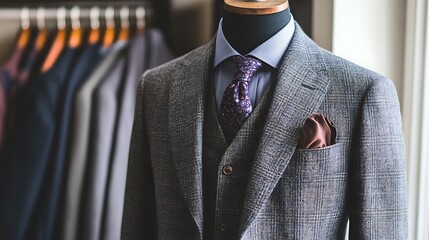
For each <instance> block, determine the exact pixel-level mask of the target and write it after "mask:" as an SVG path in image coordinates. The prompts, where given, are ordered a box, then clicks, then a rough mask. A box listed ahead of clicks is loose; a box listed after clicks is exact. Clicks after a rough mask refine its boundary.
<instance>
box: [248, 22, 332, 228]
mask: <svg viewBox="0 0 429 240" xmlns="http://www.w3.org/2000/svg"><path fill="white" fill-rule="evenodd" d="M319 51H320V49H319V48H318V47H317V46H316V44H315V43H314V42H312V41H311V40H310V39H309V38H308V37H307V36H306V35H305V34H304V33H303V31H302V30H301V29H300V27H299V26H298V25H297V24H296V29H295V33H294V36H293V38H292V41H291V43H290V45H289V47H288V50H287V51H286V53H285V56H284V57H283V60H282V65H281V67H280V69H279V73H278V78H277V83H276V86H275V88H274V92H273V96H272V102H271V106H270V108H269V111H268V116H267V118H266V124H265V126H264V131H263V135H262V138H261V141H260V143H259V146H258V150H257V152H256V156H255V159H254V162H253V165H252V167H251V171H250V175H249V180H248V185H247V186H248V187H247V192H246V197H245V200H244V206H243V212H242V217H241V222H240V234H241V235H243V234H244V233H245V231H246V229H247V228H248V227H249V226H250V224H251V223H252V221H253V220H254V219H255V217H256V216H257V214H258V212H259V211H260V210H261V208H262V207H263V205H264V203H265V202H266V201H267V200H268V198H269V197H270V195H271V193H272V191H273V189H274V188H275V186H276V185H277V182H278V181H279V179H280V177H281V176H282V175H283V172H284V171H285V169H286V166H287V165H288V163H289V160H290V159H291V157H292V155H293V153H294V151H295V148H296V145H297V143H298V139H299V137H300V134H301V126H302V125H303V124H304V122H305V120H306V119H307V117H308V116H309V115H311V114H313V113H315V112H316V111H317V110H318V108H319V106H320V104H321V103H322V101H323V99H324V96H325V93H326V92H327V89H328V87H329V83H330V80H329V78H328V77H327V73H326V70H325V67H324V62H323V59H322V57H321V54H320V52H319Z"/></svg>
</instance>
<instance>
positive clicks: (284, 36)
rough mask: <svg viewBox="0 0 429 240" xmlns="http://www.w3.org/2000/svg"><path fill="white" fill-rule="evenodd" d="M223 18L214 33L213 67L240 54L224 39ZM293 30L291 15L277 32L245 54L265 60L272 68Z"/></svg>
mask: <svg viewBox="0 0 429 240" xmlns="http://www.w3.org/2000/svg"><path fill="white" fill-rule="evenodd" d="M222 22H223V19H221V20H220V22H219V27H218V30H217V35H216V47H215V56H214V67H216V66H217V65H219V64H220V63H221V62H223V61H224V60H225V59H227V58H229V57H232V56H235V55H240V56H242V55H241V54H240V53H238V52H237V51H236V50H235V49H234V48H233V47H232V46H231V45H230V44H229V42H228V40H226V38H225V35H224V34H223V31H222ZM294 32H295V21H294V19H293V16H292V17H291V20H290V21H289V23H288V24H287V25H286V26H285V27H284V28H282V29H281V30H280V31H279V32H277V33H276V34H275V35H274V36H272V37H271V38H269V39H268V40H266V41H265V42H263V43H262V44H261V45H259V46H258V47H256V48H255V49H253V50H252V51H251V52H250V53H248V54H246V56H254V57H256V58H258V59H259V60H261V61H263V62H265V63H266V64H268V65H270V66H271V67H273V68H278V67H279V64H280V61H281V59H282V57H283V54H284V52H285V51H286V49H287V48H288V46H289V43H290V41H291V40H292V36H293V34H294Z"/></svg>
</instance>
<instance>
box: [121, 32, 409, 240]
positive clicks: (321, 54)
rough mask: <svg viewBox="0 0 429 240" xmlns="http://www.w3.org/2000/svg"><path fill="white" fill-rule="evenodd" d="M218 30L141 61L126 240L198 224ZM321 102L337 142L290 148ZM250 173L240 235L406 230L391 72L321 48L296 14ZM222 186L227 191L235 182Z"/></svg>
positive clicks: (340, 235)
mask: <svg viewBox="0 0 429 240" xmlns="http://www.w3.org/2000/svg"><path fill="white" fill-rule="evenodd" d="M213 54H214V40H213V41H212V42H211V43H209V44H207V45H205V46H202V47H200V48H198V49H196V50H194V51H192V52H190V53H189V54H187V55H185V56H183V57H181V58H178V59H176V60H174V61H172V62H169V63H167V64H165V65H163V66H160V67H158V68H156V69H153V70H150V71H148V72H146V73H145V74H144V76H143V80H142V81H141V82H140V86H139V88H138V91H137V106H136V115H135V122H134V127H133V133H132V143H131V153H130V159H129V168H128V179H127V189H126V196H125V209H124V219H123V229H122V239H212V236H206V235H204V232H203V200H202V198H203V196H202V192H203V191H202V162H201V161H202V158H201V156H202V129H203V128H202V126H203V116H204V112H203V110H204V108H203V106H204V102H205V97H204V95H205V94H206V89H207V85H208V84H209V83H210V81H211V78H210V70H211V68H212V66H213V65H212V61H213ZM316 112H321V113H323V114H324V115H325V116H327V117H328V118H329V119H330V120H331V121H332V122H333V123H334V125H335V127H336V129H337V143H336V144H334V145H331V146H328V147H326V148H320V149H311V150H303V149H296V146H297V142H298V140H299V138H300V134H301V129H302V125H303V124H304V122H305V120H306V119H307V117H308V116H310V115H311V114H314V113H316ZM263 128H264V130H263V135H262V138H261V141H260V142H259V144H258V145H257V146H254V147H255V148H256V149H257V151H256V156H255V158H254V159H253V162H252V165H251V171H250V174H249V178H248V182H247V190H246V197H245V199H244V205H243V209H242V216H241V220H240V223H238V225H237V231H238V233H237V236H240V237H239V238H240V239H344V235H345V229H346V225H347V220H350V239H377V240H378V239H406V238H407V200H406V199H407V193H406V171H405V158H404V155H405V154H404V145H403V137H402V132H401V116H400V110H399V103H398V99H397V95H396V91H395V87H394V85H393V84H392V82H391V81H390V80H389V79H387V78H385V77H383V76H381V75H379V74H377V73H374V72H371V71H369V70H366V69H364V68H362V67H359V66H357V65H355V64H353V63H350V62H348V61H346V60H344V59H341V58H339V57H336V56H334V55H332V54H331V53H329V52H327V51H325V50H323V49H321V48H319V47H318V46H317V45H316V44H315V43H314V42H312V41H311V40H310V39H309V38H308V37H307V36H306V35H305V34H304V33H303V31H302V30H301V29H300V27H299V26H298V25H297V28H296V31H295V34H294V36H293V39H292V41H291V43H290V46H289V48H288V49H287V51H286V53H285V55H284V58H283V60H282V65H281V68H280V70H279V72H278V77H277V81H276V83H275V87H274V90H273V95H272V99H271V105H270V107H269V110H268V115H267V119H266V122H265V126H263ZM230 194H234V191H233V190H231V191H230Z"/></svg>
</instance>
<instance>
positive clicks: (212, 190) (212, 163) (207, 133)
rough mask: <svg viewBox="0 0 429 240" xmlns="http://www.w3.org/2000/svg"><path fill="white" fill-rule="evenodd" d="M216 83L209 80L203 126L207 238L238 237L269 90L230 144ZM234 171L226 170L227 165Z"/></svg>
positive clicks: (204, 209)
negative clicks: (220, 118) (221, 121)
mask: <svg viewBox="0 0 429 240" xmlns="http://www.w3.org/2000/svg"><path fill="white" fill-rule="evenodd" d="M211 87H213V84H212V83H210V84H209V90H208V93H207V94H206V96H207V100H206V102H205V108H204V113H205V114H204V129H203V156H202V157H203V158H202V161H203V200H204V205H203V213H204V214H203V215H204V239H237V238H238V230H239V229H238V226H239V225H240V224H239V223H240V217H241V210H242V206H243V200H244V195H245V193H246V181H247V177H248V171H249V169H250V166H251V163H252V162H251V161H249V159H252V158H253V157H254V154H255V149H254V148H253V146H255V145H257V143H258V141H259V140H260V137H261V135H262V126H263V124H264V120H265V116H266V111H267V108H268V106H269V103H268V102H269V101H268V100H267V98H268V97H267V94H268V92H270V91H269V90H267V91H266V93H265V94H264V96H263V97H262V99H261V101H260V103H259V104H258V106H257V107H256V108H255V109H254V111H253V112H252V114H251V115H250V116H249V118H248V119H247V121H246V122H245V123H244V125H243V126H242V127H241V129H240V130H239V131H238V133H237V135H236V136H235V137H234V138H233V139H232V142H231V143H230V144H229V145H228V144H227V142H226V141H225V137H224V136H223V134H222V129H221V127H220V124H219V122H218V120H217V113H216V105H215V96H214V93H215V91H214V89H213V88H211ZM225 167H231V169H232V172H229V173H228V174H225V172H224V168H225Z"/></svg>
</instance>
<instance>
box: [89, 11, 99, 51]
mask: <svg viewBox="0 0 429 240" xmlns="http://www.w3.org/2000/svg"><path fill="white" fill-rule="evenodd" d="M89 16H90V20H91V32H90V33H89V39H88V43H89V44H97V43H99V41H100V37H101V32H100V8H98V7H93V8H91V11H90V13H89Z"/></svg>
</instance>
